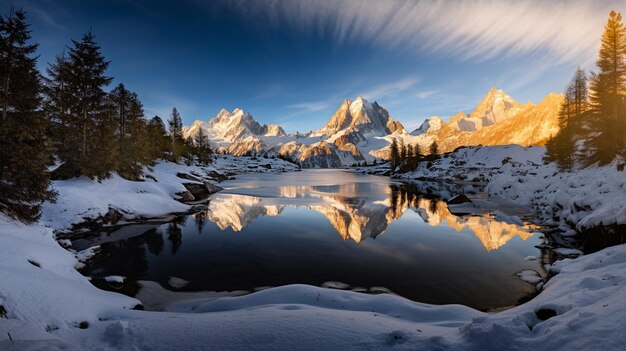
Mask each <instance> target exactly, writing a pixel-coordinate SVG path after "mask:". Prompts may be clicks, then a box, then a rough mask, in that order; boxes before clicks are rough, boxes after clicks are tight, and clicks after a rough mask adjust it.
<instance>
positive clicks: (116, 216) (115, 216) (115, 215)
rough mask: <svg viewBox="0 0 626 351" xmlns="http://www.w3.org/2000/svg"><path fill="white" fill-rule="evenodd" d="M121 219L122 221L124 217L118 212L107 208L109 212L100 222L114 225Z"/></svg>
mask: <svg viewBox="0 0 626 351" xmlns="http://www.w3.org/2000/svg"><path fill="white" fill-rule="evenodd" d="M122 219H124V215H123V214H122V213H121V212H120V211H118V210H116V209H114V208H109V211H108V212H107V213H106V214H105V215H104V217H103V218H102V222H104V223H106V224H109V223H110V224H116V223H117V222H119V221H120V220H122Z"/></svg>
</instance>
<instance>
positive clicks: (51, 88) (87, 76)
mask: <svg viewBox="0 0 626 351" xmlns="http://www.w3.org/2000/svg"><path fill="white" fill-rule="evenodd" d="M72 43H73V46H72V47H71V48H70V49H69V52H68V55H67V56H65V55H61V56H59V57H58V58H57V61H56V63H55V64H51V65H50V67H49V69H48V75H49V78H48V79H47V81H46V90H45V92H46V99H47V102H46V106H49V107H51V108H50V109H49V110H48V109H47V112H48V113H49V114H50V118H51V119H52V120H54V121H55V130H56V134H55V139H56V140H57V143H62V144H64V145H63V147H62V148H60V149H58V150H57V156H58V157H59V158H60V159H61V161H63V162H64V163H65V164H64V167H65V168H66V169H67V172H66V174H69V175H70V176H75V175H77V174H82V175H87V176H89V177H91V178H104V177H107V176H108V175H109V173H110V171H111V170H113V169H114V166H115V144H114V133H115V121H114V120H113V117H112V115H111V113H110V111H108V109H107V108H106V104H105V97H106V92H105V91H104V87H106V86H107V85H108V84H109V83H110V82H111V80H112V79H113V78H112V77H108V76H106V75H105V72H106V70H107V68H108V66H109V62H108V61H105V59H104V57H103V56H102V54H101V53H100V46H98V44H97V43H96V42H95V37H94V35H93V34H92V33H91V32H87V33H86V34H85V35H84V36H83V37H82V39H81V40H80V41H75V40H72Z"/></svg>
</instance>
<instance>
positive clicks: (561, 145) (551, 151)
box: [546, 68, 588, 171]
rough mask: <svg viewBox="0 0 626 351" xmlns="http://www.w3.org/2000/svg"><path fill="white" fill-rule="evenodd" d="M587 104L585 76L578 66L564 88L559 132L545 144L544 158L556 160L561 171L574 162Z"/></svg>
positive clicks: (568, 167)
mask: <svg viewBox="0 0 626 351" xmlns="http://www.w3.org/2000/svg"><path fill="white" fill-rule="evenodd" d="M587 106H588V98H587V76H586V74H585V72H584V71H583V70H582V69H581V68H578V69H577V70H576V73H575V74H574V76H573V77H572V79H571V81H570V83H569V85H568V86H567V89H566V90H565V97H564V99H563V102H562V104H561V106H560V109H559V132H558V134H557V135H556V136H555V137H554V138H551V139H550V140H549V142H548V143H547V144H546V148H547V152H546V160H547V161H549V162H550V161H556V162H557V164H558V166H559V169H560V170H562V171H568V170H571V169H572V166H573V164H574V160H575V154H576V151H577V150H576V139H577V138H578V137H579V136H580V134H581V131H582V130H581V126H582V123H583V122H584V121H583V116H584V115H585V113H586V111H587Z"/></svg>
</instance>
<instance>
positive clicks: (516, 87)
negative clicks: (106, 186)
mask: <svg viewBox="0 0 626 351" xmlns="http://www.w3.org/2000/svg"><path fill="white" fill-rule="evenodd" d="M0 4H2V6H1V7H0V10H1V11H2V12H3V13H5V14H6V13H7V11H8V10H9V8H10V5H11V4H13V5H14V6H15V7H17V8H22V9H24V10H26V11H27V12H28V17H29V22H30V23H31V29H32V30H33V33H32V34H33V38H34V40H35V41H37V42H39V43H40V49H39V54H40V56H41V57H40V62H39V65H40V67H41V68H42V69H44V68H45V67H46V66H47V62H50V61H52V60H53V58H54V56H55V55H57V54H58V53H60V52H61V51H62V50H63V48H64V47H65V46H67V45H69V44H70V39H79V38H80V37H81V36H82V34H83V33H85V32H86V31H87V30H89V29H90V28H91V29H92V31H93V33H94V34H95V35H96V39H97V41H98V42H99V44H100V45H101V46H102V52H103V53H104V55H105V56H106V57H107V59H109V60H111V65H110V70H109V74H110V75H112V76H114V77H115V80H114V83H113V84H117V83H120V82H123V83H124V84H125V85H126V86H127V87H128V88H129V89H131V90H133V91H136V92H137V93H138V94H139V96H140V98H141V100H142V101H143V103H144V106H145V110H146V114H147V115H148V116H153V115H155V114H158V115H160V116H161V117H165V118H166V117H167V116H168V115H169V112H170V111H171V108H172V107H173V106H176V107H177V108H178V110H179V111H180V112H181V113H182V115H183V119H184V122H185V124H191V123H192V122H193V121H194V120H196V119H202V120H208V119H210V118H211V117H213V116H214V115H215V114H216V113H217V112H218V111H219V109H220V108H222V107H224V108H226V109H229V110H232V109H234V108H236V107H240V108H243V109H244V110H246V111H249V112H251V113H252V114H253V115H254V117H255V118H256V119H257V120H258V121H259V122H261V123H278V124H281V125H282V126H283V127H284V128H285V129H286V130H287V131H288V132H294V131H296V130H299V131H307V130H310V129H317V128H319V127H321V126H322V125H323V124H324V123H325V122H326V121H327V120H328V119H329V118H330V116H331V115H332V113H333V112H334V111H335V109H336V108H337V107H338V106H339V105H340V104H341V102H342V101H343V99H345V98H348V99H354V98H355V97H357V96H358V95H362V96H364V97H365V98H367V99H368V100H370V101H374V100H376V101H378V102H379V103H380V104H381V105H383V106H385V107H387V109H388V110H389V111H390V113H391V115H392V116H393V117H394V118H395V119H398V120H400V121H401V122H402V123H403V124H405V126H407V129H412V128H415V127H417V126H418V125H419V123H420V122H421V121H423V120H424V119H425V118H427V117H428V116H430V115H440V116H444V117H447V116H449V115H452V114H455V113H457V112H458V111H466V112H470V111H471V110H472V109H473V107H474V106H475V105H476V104H477V103H478V101H479V100H480V98H481V97H482V96H483V95H484V94H485V93H486V92H487V90H488V89H489V88H490V87H492V86H495V87H497V88H500V89H503V90H504V91H506V92H507V93H509V94H510V95H511V96H513V97H514V98H515V99H517V100H518V101H520V102H526V101H532V102H535V103H537V102H539V101H540V100H541V99H542V97H543V96H545V95H546V94H547V93H549V92H552V91H557V92H560V91H562V90H563V88H564V86H565V84H566V83H567V82H568V81H569V79H570V77H571V75H572V74H573V72H574V70H575V68H576V67H577V66H578V65H581V66H583V67H585V68H593V62H594V60H595V57H596V53H597V49H598V47H599V38H600V35H601V33H602V27H603V24H604V22H605V21H606V18H607V17H608V13H609V11H610V9H611V8H614V9H616V10H621V11H623V12H624V11H626V5H624V3H623V2H622V3H621V4H620V2H618V1H608V0H607V1H591V0H590V1H576V0H573V1H538V0H537V1H535V0H532V1H506V0H503V1H491V0H477V1H472V2H469V1H465V2H462V1H454V0H450V1H446V0H443V1H440V2H434V1H393V0H391V1H361V0H345V1H325V0H306V1H304V0H303V1H297V0H265V1H263V0H260V1H245V0H232V1H227V0H195V1H176V2H174V1H171V2H170V1H168V2H166V1H156V0H155V1H148V0H146V1H143V0H135V1H132V0H128V1H121V0H117V1H96V0H93V1H79V0H72V1H61V0H37V1H35V0H27V1H20V0H15V1H6V0H0ZM112 86H113V85H112ZM112 86H111V87H112Z"/></svg>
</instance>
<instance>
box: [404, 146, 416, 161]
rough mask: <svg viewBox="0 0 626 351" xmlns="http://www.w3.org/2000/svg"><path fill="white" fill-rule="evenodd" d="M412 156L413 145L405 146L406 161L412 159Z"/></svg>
mask: <svg viewBox="0 0 626 351" xmlns="http://www.w3.org/2000/svg"><path fill="white" fill-rule="evenodd" d="M413 157H414V155H413V145H411V144H409V145H407V146H406V158H407V159H408V160H411V159H413Z"/></svg>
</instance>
